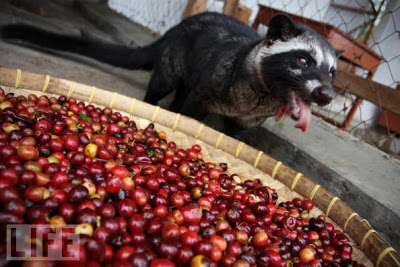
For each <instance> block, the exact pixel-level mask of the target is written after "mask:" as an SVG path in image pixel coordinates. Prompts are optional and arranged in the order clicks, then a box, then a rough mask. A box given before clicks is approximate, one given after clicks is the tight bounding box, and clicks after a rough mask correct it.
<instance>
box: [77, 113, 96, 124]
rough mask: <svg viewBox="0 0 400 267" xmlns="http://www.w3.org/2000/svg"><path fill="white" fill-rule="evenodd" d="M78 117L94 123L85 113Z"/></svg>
mask: <svg viewBox="0 0 400 267" xmlns="http://www.w3.org/2000/svg"><path fill="white" fill-rule="evenodd" d="M78 115H79V118H80V119H81V120H84V121H88V122H93V120H92V119H91V118H90V117H88V116H86V115H85V114H83V113H79V114H78Z"/></svg>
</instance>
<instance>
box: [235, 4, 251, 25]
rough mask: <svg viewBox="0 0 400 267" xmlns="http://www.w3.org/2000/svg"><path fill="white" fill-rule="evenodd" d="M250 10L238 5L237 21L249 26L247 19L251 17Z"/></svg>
mask: <svg viewBox="0 0 400 267" xmlns="http://www.w3.org/2000/svg"><path fill="white" fill-rule="evenodd" d="M251 12H252V10H251V8H248V7H246V6H244V5H241V4H239V7H238V10H237V13H236V19H237V20H238V21H241V22H243V23H244V24H249V19H250V16H251Z"/></svg>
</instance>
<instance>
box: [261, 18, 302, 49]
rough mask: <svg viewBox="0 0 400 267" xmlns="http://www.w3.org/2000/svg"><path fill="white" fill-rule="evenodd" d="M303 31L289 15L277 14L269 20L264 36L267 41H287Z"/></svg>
mask: <svg viewBox="0 0 400 267" xmlns="http://www.w3.org/2000/svg"><path fill="white" fill-rule="evenodd" d="M303 32H304V31H303V29H301V28H299V27H297V25H296V24H295V23H294V22H293V21H292V19H291V18H290V17H289V16H287V15H285V14H277V15H275V16H274V17H273V18H272V19H271V20H270V22H269V25H268V32H267V36H266V38H267V41H269V42H274V41H276V40H282V41H287V40H289V39H291V38H293V37H296V36H297V35H299V34H301V33H303Z"/></svg>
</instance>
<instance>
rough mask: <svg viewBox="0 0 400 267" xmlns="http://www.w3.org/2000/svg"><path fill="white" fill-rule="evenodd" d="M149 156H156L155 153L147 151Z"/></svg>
mask: <svg viewBox="0 0 400 267" xmlns="http://www.w3.org/2000/svg"><path fill="white" fill-rule="evenodd" d="M147 156H149V158H151V157H152V156H154V151H150V150H147Z"/></svg>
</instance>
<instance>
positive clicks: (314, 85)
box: [305, 80, 321, 93]
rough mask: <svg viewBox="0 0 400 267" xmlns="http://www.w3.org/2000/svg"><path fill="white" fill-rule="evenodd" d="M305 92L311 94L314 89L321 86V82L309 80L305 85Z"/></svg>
mask: <svg viewBox="0 0 400 267" xmlns="http://www.w3.org/2000/svg"><path fill="white" fill-rule="evenodd" d="M305 86H306V88H307V90H308V91H309V92H310V93H311V92H312V91H313V90H314V89H315V88H317V87H319V86H321V82H320V81H318V80H309V81H307V82H306V84H305Z"/></svg>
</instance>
